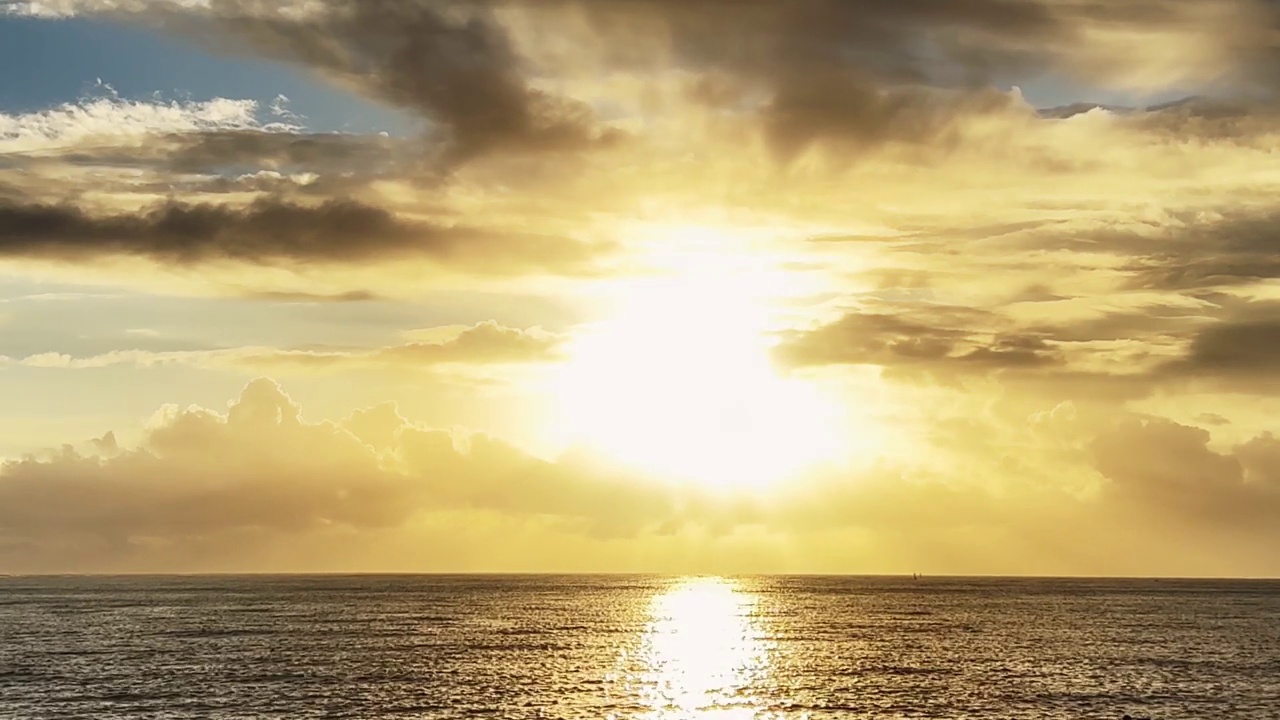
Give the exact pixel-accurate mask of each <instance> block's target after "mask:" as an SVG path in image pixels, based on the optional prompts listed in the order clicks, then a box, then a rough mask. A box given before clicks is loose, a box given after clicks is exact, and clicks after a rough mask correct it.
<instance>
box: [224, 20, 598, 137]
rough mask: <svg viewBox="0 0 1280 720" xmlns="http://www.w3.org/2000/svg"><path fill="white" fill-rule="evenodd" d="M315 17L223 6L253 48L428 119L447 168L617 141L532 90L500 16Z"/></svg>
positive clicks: (563, 103) (574, 105) (582, 107)
mask: <svg viewBox="0 0 1280 720" xmlns="http://www.w3.org/2000/svg"><path fill="white" fill-rule="evenodd" d="M320 7H322V8H323V10H321V11H318V12H315V13H305V14H301V15H292V16H287V15H284V14H278V15H268V14H264V13H261V12H257V11H256V10H260V9H261V8H260V6H255V5H254V4H253V3H224V4H222V5H220V6H218V11H217V12H218V16H219V20H220V23H221V25H222V26H223V27H224V28H227V29H229V30H230V31H232V33H234V36H235V37H236V38H237V39H239V40H242V41H243V42H244V43H245V44H246V45H247V47H250V48H253V49H254V50H255V51H256V52H259V53H262V54H265V55H267V56H270V57H277V58H281V59H287V60H293V61H297V62H299V63H302V64H303V65H305V66H308V67H310V68H313V69H316V70H318V71H320V72H322V73H324V74H327V75H329V76H330V77H332V78H333V79H335V80H336V81H338V82H339V83H341V84H343V85H344V86H346V87H349V88H351V89H353V90H355V91H357V92H361V93H363V94H366V95H369V96H370V97H373V98H375V99H378V100H382V101H385V102H388V103H390V104H392V105H395V106H398V107H403V108H407V109H410V110H413V111H416V112H418V113H420V114H421V115H423V116H424V117H426V118H429V119H430V120H431V121H432V122H433V123H434V124H435V126H436V128H437V130H439V131H440V133H439V134H440V135H442V137H441V140H443V141H444V142H445V143H447V151H446V152H445V153H444V155H445V159H446V160H447V161H450V162H456V161H460V160H466V159H469V158H471V157H474V156H477V155H485V154H488V153H494V152H501V153H525V152H541V151H566V150H580V149H586V148H589V147H591V146H593V145H598V144H601V143H606V142H608V141H610V140H611V139H612V138H614V137H616V133H612V132H610V131H607V130H604V129H601V128H599V127H597V125H596V121H595V118H594V117H593V115H594V113H593V112H592V110H591V107H590V106H589V105H587V104H586V103H583V102H580V101H576V100H571V99H569V98H565V97H560V96H557V95H554V94H552V93H549V92H547V91H544V90H540V89H537V88H535V87H533V86H532V84H531V83H530V81H529V79H528V75H529V74H530V71H529V69H528V68H526V67H525V66H524V64H523V62H522V60H521V58H520V57H519V55H518V54H517V52H516V50H515V48H514V47H513V46H512V44H511V41H510V38H509V37H508V36H507V33H506V31H505V29H504V28H503V26H502V25H501V24H500V23H499V22H498V20H497V18H496V16H495V14H494V13H493V12H492V11H491V10H489V9H488V8H486V7H485V6H484V5H483V4H477V5H474V6H471V7H470V8H466V7H465V6H455V7H453V8H450V7H449V6H448V5H446V4H442V3H431V2H408V3H406V2H394V1H392V0H361V1H360V2H355V1H354V0H330V1H329V2H326V3H323V4H321V6H320Z"/></svg>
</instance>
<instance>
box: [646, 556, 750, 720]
mask: <svg viewBox="0 0 1280 720" xmlns="http://www.w3.org/2000/svg"><path fill="white" fill-rule="evenodd" d="M758 603H759V597H758V596H756V595H755V594H753V593H751V592H748V591H746V590H743V589H742V588H741V587H740V585H739V583H737V582H735V581H732V580H726V579H721V578H697V579H688V580H682V581H679V582H678V583H676V584H675V585H673V586H672V587H671V588H670V589H668V590H667V591H666V592H664V593H662V594H660V595H658V596H656V597H655V598H654V599H653V602H652V604H651V606H650V608H649V622H648V623H647V625H646V627H645V630H644V635H643V637H642V638H641V641H640V643H639V647H638V649H637V654H636V656H635V657H634V658H633V660H634V661H635V663H634V665H633V666H632V667H633V668H634V671H635V674H634V675H633V676H632V677H633V680H634V681H635V687H634V691H635V692H636V694H637V696H638V700H639V704H640V705H641V706H643V707H644V708H645V712H644V713H643V714H642V715H640V717H644V718H650V719H651V720H659V719H660V720H676V719H685V718H689V719H692V718H697V719H698V720H712V719H714V720H738V719H739V718H756V717H759V715H758V713H760V712H761V711H762V710H763V709H764V708H762V707H761V703H762V700H761V699H760V698H759V697H757V696H756V695H755V694H754V693H753V691H752V688H753V687H759V686H760V685H761V684H762V683H763V681H764V678H765V676H766V675H767V673H768V669H769V652H770V649H771V647H770V646H771V643H770V642H769V640H768V639H767V635H766V633H765V632H763V629H762V627H761V625H760V622H759V620H758V618H757V612H758V608H757V606H758Z"/></svg>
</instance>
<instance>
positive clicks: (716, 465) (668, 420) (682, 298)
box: [557, 227, 842, 488]
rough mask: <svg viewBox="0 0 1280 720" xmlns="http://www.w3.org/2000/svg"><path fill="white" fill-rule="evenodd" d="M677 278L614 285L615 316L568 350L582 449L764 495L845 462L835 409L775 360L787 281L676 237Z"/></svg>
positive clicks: (672, 259) (741, 254) (754, 263)
mask: <svg viewBox="0 0 1280 720" xmlns="http://www.w3.org/2000/svg"><path fill="white" fill-rule="evenodd" d="M666 232H667V234H666V237H667V238H668V239H669V240H673V242H672V245H673V246H674V247H673V248H672V249H671V250H670V252H669V253H668V254H667V255H663V256H658V257H660V258H661V259H660V262H659V264H662V265H668V266H670V267H669V268H668V270H669V272H664V273H662V274H660V275H657V276H654V277H648V278H646V279H644V280H639V281H635V282H631V283H625V284H618V285H617V286H616V287H614V295H615V296H616V298H617V299H618V303H617V309H616V312H615V313H613V315H612V316H611V317H610V318H609V319H608V320H606V321H603V322H601V323H598V324H596V325H594V326H592V327H591V328H590V329H589V330H588V331H587V332H585V333H583V334H582V335H581V336H579V337H578V338H577V340H576V341H575V342H574V343H572V345H571V347H570V354H569V357H570V361H569V362H568V363H566V365H565V366H564V367H563V369H562V375H561V379H560V382H559V383H558V389H557V391H558V397H559V405H560V423H561V429H562V431H563V432H565V433H566V434H568V435H569V436H570V437H571V438H572V440H573V441H574V442H576V443H583V444H586V445H588V446H590V447H591V448H593V449H594V450H596V451H599V452H602V453H604V454H605V455H607V456H609V457H611V458H613V459H614V460H616V461H618V462H621V463H623V464H625V465H627V466H629V467H632V468H634V469H637V470H641V471H644V472H646V473H649V474H653V475H657V476H659V477H662V478H666V479H673V480H681V481H691V482H696V483H698V484H701V485H704V486H714V487H724V488H743V487H762V486H766V485H770V484H773V483H776V482H779V481H781V480H784V479H786V478H788V477H790V476H793V475H794V474H796V473H798V472H800V471H803V470H804V469H805V468H806V467H808V466H811V465H814V464H816V463H819V462H821V461H823V460H827V459H830V458H833V457H834V456H835V455H836V454H837V453H838V452H839V450H840V440H841V437H840V430H841V427H842V423H841V421H840V417H839V412H838V411H837V410H838V408H837V406H836V404H835V403H833V402H831V401H830V400H828V399H827V398H825V397H824V396H823V394H822V392H821V391H820V390H819V389H818V388H817V387H815V386H813V385H812V384H811V383H809V382H806V381H804V380H802V379H797V378H787V377H782V376H780V375H779V373H778V372H777V371H776V370H775V368H774V367H773V365H772V363H771V362H770V333H769V329H770V323H771V315H772V314H773V313H772V310H773V307H772V303H774V302H776V300H777V296H778V294H779V293H780V292H781V291H782V289H783V287H784V285H785V280H786V279H785V278H782V277H780V276H779V271H778V269H777V267H776V265H775V264H774V262H773V261H772V260H769V259H768V258H767V257H763V256H761V255H758V254H755V253H752V252H749V248H743V247H742V244H741V243H739V244H738V245H736V246H735V245H734V243H733V240H734V238H732V237H729V236H726V235H725V234H724V233H722V232H720V231H716V230H708V229H703V228H687V227H682V228H679V229H678V230H671V229H668V230H667V231H666Z"/></svg>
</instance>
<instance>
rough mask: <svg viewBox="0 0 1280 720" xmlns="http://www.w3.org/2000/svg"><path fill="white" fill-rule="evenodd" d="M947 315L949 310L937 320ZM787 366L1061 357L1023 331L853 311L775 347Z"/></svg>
mask: <svg viewBox="0 0 1280 720" xmlns="http://www.w3.org/2000/svg"><path fill="white" fill-rule="evenodd" d="M943 319H945V314H944V316H942V317H938V318H935V320H943ZM777 357H778V359H779V360H780V361H781V362H783V363H784V364H786V365H789V366H797V367H804V366H815V365H881V366H885V367H888V368H898V367H907V368H909V367H923V368H930V367H933V368H939V369H941V368H943V367H945V368H946V369H948V370H949V371H951V372H957V373H959V372H966V371H972V372H979V371H988V370H997V369H1003V368H1035V367H1045V366H1053V365H1057V364H1059V363H1060V362H1061V358H1060V357H1059V356H1058V351H1057V349H1056V348H1055V347H1054V346H1052V345H1051V344H1049V343H1048V342H1046V341H1045V340H1044V338H1042V337H1039V336H1036V335H1031V334H1022V333H1000V332H995V333H983V332H981V331H977V330H974V329H972V326H971V325H969V326H966V325H965V324H961V323H956V324H954V325H939V324H933V323H932V322H929V323H926V322H922V321H917V320H914V319H909V318H907V317H904V316H902V315H893V314H869V313H857V312H854V313H849V314H846V315H845V316H844V317H843V318H841V319H839V320H837V321H835V322H833V323H830V324H828V325H824V326H822V327H819V328H817V329H815V330H811V331H808V332H802V333H795V334H793V335H792V336H791V337H789V338H788V339H787V340H785V341H784V342H783V343H782V344H781V345H780V346H779V347H778V349H777Z"/></svg>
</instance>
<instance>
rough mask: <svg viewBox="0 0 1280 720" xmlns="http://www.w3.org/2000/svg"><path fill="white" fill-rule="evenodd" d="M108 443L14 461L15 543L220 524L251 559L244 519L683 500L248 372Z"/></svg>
mask: <svg viewBox="0 0 1280 720" xmlns="http://www.w3.org/2000/svg"><path fill="white" fill-rule="evenodd" d="M93 450H94V453H93V454H81V453H79V452H77V451H75V450H72V449H70V448H64V449H62V450H60V451H55V452H53V453H51V454H47V455H45V456H43V457H36V456H32V457H28V458H26V459H23V460H18V461H10V462H7V463H5V464H4V465H3V469H2V470H0V538H3V539H5V540H7V541H8V542H7V543H6V544H10V545H11V544H14V543H15V542H16V543H18V544H22V545H23V546H25V547H29V548H30V547H35V548H37V549H38V550H39V551H41V552H54V551H55V550H57V549H58V548H65V546H66V545H67V544H71V545H73V546H75V547H76V548H78V551H79V552H81V553H82V555H81V557H93V556H95V553H99V552H108V553H115V554H117V555H126V556H127V555H129V554H131V553H133V554H145V553H146V550H147V547H148V546H149V545H160V546H171V545H175V544H176V545H184V544H187V545H198V544H199V543H201V542H207V541H209V540H211V539H215V538H220V537H221V538H224V539H227V540H228V542H231V543H232V545H231V547H230V548H228V549H227V550H226V551H227V552H234V553H237V554H239V555H240V557H241V559H242V563H243V565H244V566H248V565H249V563H248V562H247V561H248V560H249V559H250V558H251V556H252V553H253V551H252V548H250V547H235V546H234V542H235V540H236V539H237V538H238V537H239V536H240V534H242V533H254V534H255V535H254V537H256V538H257V539H258V540H260V541H274V540H280V539H281V538H289V537H292V538H294V539H298V540H300V539H301V538H305V537H307V536H309V535H315V534H323V533H329V532H345V533H351V532H355V533H359V532H362V531H369V532H371V533H376V532H378V531H380V530H385V529H387V528H394V527H401V526H406V525H409V524H411V523H412V522H413V521H414V520H415V519H421V518H422V517H423V516H431V515H433V514H438V513H442V512H449V511H460V510H467V509H470V510H477V511H485V512H492V513H498V514H501V515H510V516H512V517H515V518H519V517H524V518H532V517H545V518H550V519H555V520H556V521H557V522H560V523H563V524H565V525H566V526H567V527H570V528H575V529H577V530H578V531H581V532H585V533H588V534H595V533H603V534H605V535H613V534H624V535H625V534H629V533H636V532H640V531H642V530H643V529H644V528H645V527H647V526H649V525H652V524H655V523H660V522H663V521H665V520H666V519H668V518H671V517H674V516H675V514H676V513H677V512H678V510H677V508H676V507H675V506H674V505H673V504H672V503H673V500H672V499H671V498H669V497H667V494H666V491H664V490H663V489H662V488H660V487H659V486H646V485H644V484H637V483H635V482H632V481H626V480H624V479H623V478H622V477H620V476H617V475H613V476H611V475H609V474H607V473H601V472H593V473H592V474H590V475H588V474H587V471H586V469H583V468H575V467H572V466H570V465H563V464H555V463H548V462H546V461H543V460H539V459H536V458H534V457H531V456H529V455H527V454H525V453H523V452H521V451H520V450H518V449H516V448H514V447H512V446H510V445H507V444H505V443H503V442H501V441H498V440H495V439H493V438H489V437H487V436H484V435H479V434H471V435H459V434H456V433H451V432H448V431H442V430H433V429H427V428H422V427H419V426H416V425H413V424H412V423H409V422H408V421H407V420H405V419H404V418H403V417H401V416H399V414H398V413H397V412H396V411H395V409H394V407H393V406H382V407H381V408H375V409H372V410H369V411H365V412H362V413H357V414H354V415H352V416H351V417H350V418H348V419H347V420H346V421H344V422H343V423H333V422H319V423H311V422H307V421H306V420H304V419H303V418H302V412H301V408H300V407H299V406H298V405H297V403H295V402H294V401H293V400H292V399H291V398H290V397H289V396H288V395H286V394H285V393H284V392H283V391H282V390H281V389H280V387H279V386H278V385H277V384H276V383H274V382H272V381H269V380H256V381H254V382H251V383H249V384H248V385H247V386H246V387H245V388H244V391H243V392H242V393H241V394H240V397H239V398H237V399H236V400H235V401H234V402H232V403H231V404H230V405H229V407H228V409H227V411H226V412H224V413H217V412H214V411H212V410H206V409H203V408H198V407H192V408H188V409H186V410H180V409H178V408H177V407H172V406H170V407H167V408H165V409H164V410H163V411H162V412H161V413H159V414H158V415H157V416H156V418H155V419H154V420H153V421H152V423H151V425H150V428H149V430H148V431H147V434H146V436H145V438H144V440H143V442H142V444H141V445H140V446H139V447H138V448H136V449H123V448H120V447H118V446H117V444H116V443H115V439H114V436H113V435H108V436H106V437H104V438H103V439H101V440H99V441H96V442H95V443H93ZM596 470H598V468H597V469H596ZM512 522H515V521H514V520H513V521H512ZM355 541H357V542H358V541H359V537H358V535H357V537H356V538H355ZM104 549H105V550H104ZM37 554H39V553H37ZM21 559H22V558H14V557H12V556H8V557H4V558H3V560H0V562H3V563H4V564H5V565H6V566H12V565H13V564H14V562H15V560H18V561H21Z"/></svg>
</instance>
